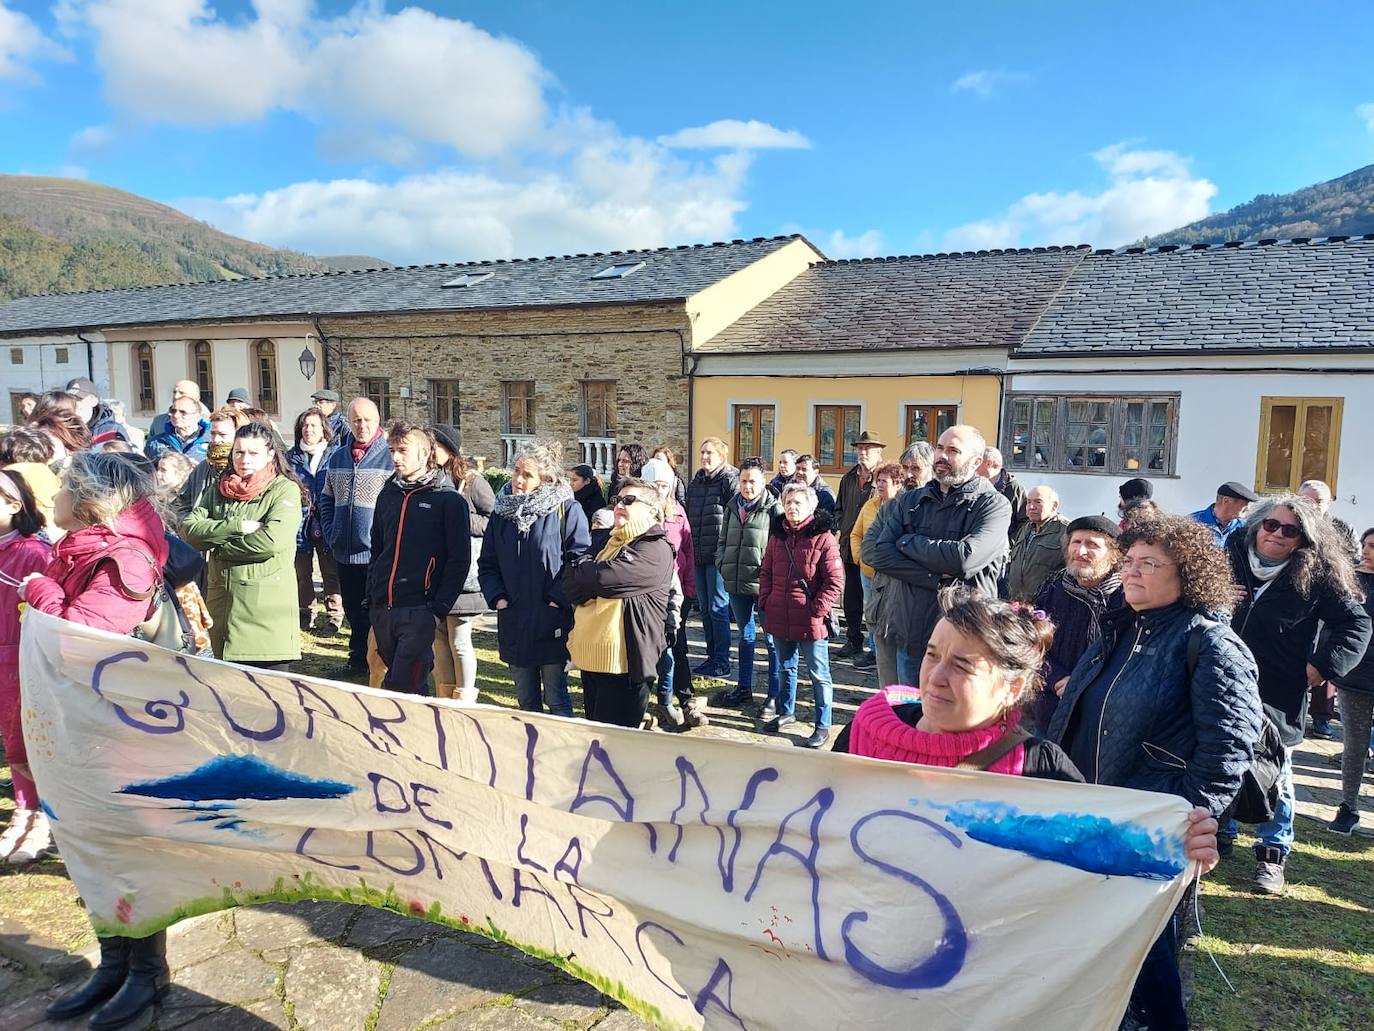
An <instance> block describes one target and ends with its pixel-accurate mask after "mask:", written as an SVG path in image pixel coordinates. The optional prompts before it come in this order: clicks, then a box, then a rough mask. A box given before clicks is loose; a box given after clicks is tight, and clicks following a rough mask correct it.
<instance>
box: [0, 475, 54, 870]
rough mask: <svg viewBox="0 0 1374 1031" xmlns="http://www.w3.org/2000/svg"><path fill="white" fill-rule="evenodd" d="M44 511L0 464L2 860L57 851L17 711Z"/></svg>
mask: <svg viewBox="0 0 1374 1031" xmlns="http://www.w3.org/2000/svg"><path fill="white" fill-rule="evenodd" d="M42 529H43V513H42V512H41V511H40V510H39V508H38V502H37V501H36V500H35V499H34V496H33V491H32V490H30V489H29V485H28V483H27V481H25V479H24V477H23V476H21V475H19V474H18V473H16V472H14V471H13V470H9V471H6V470H4V469H0V739H3V741H4V744H5V758H6V760H8V762H9V765H10V779H11V780H13V781H14V815H13V816H11V817H10V825H9V826H8V827H7V828H5V833H4V834H0V863H9V864H12V865H18V864H20V863H32V862H33V861H34V860H36V859H43V858H45V857H47V856H50V855H53V854H54V853H55V852H56V851H57V850H56V849H55V848H54V847H53V843H52V831H51V830H50V829H49V827H48V818H47V817H46V816H45V815H44V814H43V811H42V809H41V808H39V804H38V789H37V788H36V787H34V784H33V777H32V775H31V774H30V773H29V764H28V755H27V753H26V752H25V750H24V732H23V728H22V727H21V726H20V720H19V714H20V708H21V706H20V703H19V594H18V588H19V585H20V584H21V583H23V581H24V579H25V578H26V577H28V576H29V575H30V574H32V573H37V572H40V571H41V570H43V569H44V568H45V567H46V566H47V564H48V556H49V554H50V553H51V551H52V545H51V544H49V543H48V542H47V541H46V540H45V539H44V538H43V537H42V536H41V535H40V533H39V531H40V530H42Z"/></svg>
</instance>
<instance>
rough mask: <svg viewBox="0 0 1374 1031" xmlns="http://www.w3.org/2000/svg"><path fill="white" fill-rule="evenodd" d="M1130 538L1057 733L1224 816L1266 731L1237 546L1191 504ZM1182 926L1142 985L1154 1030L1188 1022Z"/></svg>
mask: <svg viewBox="0 0 1374 1031" xmlns="http://www.w3.org/2000/svg"><path fill="white" fill-rule="evenodd" d="M1121 544H1122V547H1123V548H1124V550H1125V558H1124V559H1123V560H1122V563H1121V570H1120V575H1121V585H1122V589H1123V592H1124V594H1125V598H1126V605H1125V607H1124V608H1120V609H1116V610H1114V611H1112V612H1109V613H1107V614H1106V616H1105V617H1104V619H1103V626H1102V633H1101V636H1100V637H1099V638H1098V639H1097V641H1096V642H1094V643H1093V644H1092V645H1091V646H1089V648H1088V650H1087V651H1086V652H1085V653H1084V654H1083V658H1082V659H1080V660H1079V662H1078V664H1077V665H1076V666H1075V667H1074V669H1073V672H1072V673H1071V674H1070V675H1069V682H1068V684H1067V685H1066V686H1065V688H1064V694H1063V697H1062V698H1061V700H1060V702H1059V705H1058V706H1057V707H1056V708H1055V710H1054V716H1053V717H1052V718H1051V720H1050V725H1049V730H1048V731H1047V733H1046V737H1047V738H1048V739H1049V740H1050V741H1053V742H1055V743H1056V744H1058V745H1059V746H1060V747H1061V748H1063V749H1064V751H1065V752H1066V753H1068V756H1069V758H1070V759H1071V760H1073V764H1074V766H1076V767H1077V768H1078V770H1079V772H1081V773H1082V774H1083V777H1084V779H1085V780H1087V781H1088V783H1090V784H1106V785H1111V786H1113V787H1121V788H1135V789H1136V790H1139V791H1158V792H1162V793H1164V794H1169V795H1178V796H1181V797H1182V798H1185V799H1187V800H1188V801H1189V802H1190V803H1191V804H1192V805H1194V806H1202V807H1204V808H1205V809H1206V810H1207V811H1208V812H1209V813H1210V814H1211V815H1212V816H1214V817H1220V816H1221V815H1222V813H1223V812H1224V811H1225V810H1226V808H1227V807H1228V806H1229V805H1230V804H1231V803H1232V801H1233V800H1234V799H1235V796H1236V794H1237V792H1238V791H1239V790H1240V785H1241V778H1242V777H1243V776H1244V775H1245V771H1246V770H1247V769H1248V768H1249V767H1250V763H1251V760H1252V757H1253V752H1254V746H1255V741H1256V740H1257V739H1258V738H1259V733H1260V699H1259V689H1258V673H1257V671H1256V669H1255V660H1254V659H1253V658H1252V657H1251V655H1250V652H1249V651H1248V650H1247V649H1246V647H1245V646H1244V645H1243V644H1242V643H1241V640H1240V637H1239V635H1238V634H1237V633H1236V631H1235V630H1233V629H1232V627H1231V625H1230V624H1229V622H1228V621H1227V619H1226V615H1225V613H1226V612H1227V611H1228V610H1229V609H1230V607H1231V605H1232V593H1231V575H1230V572H1229V570H1228V569H1227V564H1226V557H1225V555H1223V554H1222V552H1221V551H1220V550H1219V549H1218V548H1217V546H1216V544H1214V543H1213V540H1212V532H1211V531H1210V530H1209V529H1207V527H1205V526H1203V525H1201V524H1200V523H1196V522H1194V521H1193V520H1192V519H1189V518H1187V517H1184V516H1164V517H1162V518H1160V519H1157V520H1153V521H1149V522H1145V523H1142V524H1140V525H1139V526H1137V527H1135V528H1134V529H1133V530H1131V531H1129V532H1127V533H1125V534H1123V536H1122V538H1121ZM1190 642H1192V643H1190ZM1190 652H1191V653H1192V654H1190ZM1174 935H1175V929H1174V926H1173V923H1172V921H1171V922H1170V924H1169V925H1168V926H1166V927H1165V929H1164V932H1163V934H1161V935H1160V937H1159V938H1158V940H1156V942H1155V944H1154V946H1153V947H1152V948H1151V949H1150V952H1149V954H1148V955H1147V956H1146V959H1145V964H1144V966H1143V967H1142V968H1141V971H1140V976H1139V977H1138V978H1137V980H1136V985H1135V991H1134V992H1133V993H1132V996H1131V1007H1132V1011H1133V1013H1134V1015H1135V1016H1136V1017H1137V1018H1138V1022H1139V1023H1142V1024H1144V1025H1145V1026H1147V1027H1149V1028H1151V1029H1153V1031H1162V1029H1164V1028H1169V1029H1179V1028H1187V1027H1188V1014H1187V1011H1186V1009H1185V1008H1184V1005H1183V992H1182V985H1181V982H1180V978H1179V972H1178V959H1177V951H1176V949H1175V941H1174Z"/></svg>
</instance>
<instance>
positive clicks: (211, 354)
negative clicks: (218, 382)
mask: <svg viewBox="0 0 1374 1031" xmlns="http://www.w3.org/2000/svg"><path fill="white" fill-rule="evenodd" d="M201 345H204V347H205V351H204V353H203V354H202V352H201ZM186 349H187V351H188V352H189V357H190V362H189V363H188V364H189V366H190V369H191V375H190V376H189V377H188V378H189V379H191V380H194V381H195V384H196V388H197V389H198V390H199V391H200V403H201V404H203V405H204V406H205V407H206V408H208V409H210V410H211V411H214V409H215V346H214V345H213V344H212V343H210V341H208V340H192V341H191V342H190V343H189V344H188V345H187V346H186ZM202 357H203V358H204V359H205V376H204V377H202V376H201V374H200V360H201V358H202Z"/></svg>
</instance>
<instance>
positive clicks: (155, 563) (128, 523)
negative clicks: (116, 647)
mask: <svg viewBox="0 0 1374 1031" xmlns="http://www.w3.org/2000/svg"><path fill="white" fill-rule="evenodd" d="M166 561H167V539H166V536H165V535H164V532H163V527H162V520H161V519H160V518H158V514H157V512H156V510H155V509H154V508H153V505H152V502H150V501H149V500H148V499H147V498H140V499H139V500H138V501H136V502H134V503H133V504H132V505H130V506H129V507H128V508H126V509H125V510H124V511H123V512H121V513H120V514H119V516H118V517H117V518H116V519H115V522H114V526H113V527H109V526H106V525H105V524H104V523H97V524H95V525H94V526H83V527H81V529H79V530H73V531H71V532H70V533H68V534H67V535H66V536H64V537H63V538H62V539H61V540H60V541H58V542H57V544H56V545H55V546H54V547H53V551H52V561H51V562H50V563H49V564H48V568H47V569H46V570H45V571H44V572H43V575H42V576H40V577H37V578H35V579H33V580H30V581H29V584H28V587H27V588H25V599H26V600H27V601H28V603H29V604H30V605H32V606H33V607H34V608H36V609H38V610H39V611H40V612H47V613H49V614H50V615H54V616H60V617H62V618H63V619H67V620H71V621H72V622H73V623H81V624H83V625H85V626H91V627H95V628H96V629H98V630H108V631H110V632H111V633H115V634H127V633H130V632H132V631H133V629H134V627H136V626H138V624H140V623H142V622H143V621H144V620H145V619H147V618H148V614H149V612H150V611H151V610H152V607H153V598H154V596H155V595H156V593H157V589H158V587H159V586H160V585H161V583H162V567H163V565H164V564H165V563H166Z"/></svg>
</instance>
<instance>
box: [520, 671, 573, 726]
mask: <svg viewBox="0 0 1374 1031" xmlns="http://www.w3.org/2000/svg"><path fill="white" fill-rule="evenodd" d="M510 675H511V679H512V680H514V681H515V696H516V698H518V699H519V701H520V708H522V709H524V710H525V711H526V712H543V711H544V706H545V705H547V706H548V707H549V712H551V713H553V714H554V715H555V716H571V715H572V714H573V708H572V698H570V697H569V696H568V671H567V669H566V668H565V667H564V664H563V663H561V662H551V663H549V664H548V665H545V666H512V667H511V668H510Z"/></svg>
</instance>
